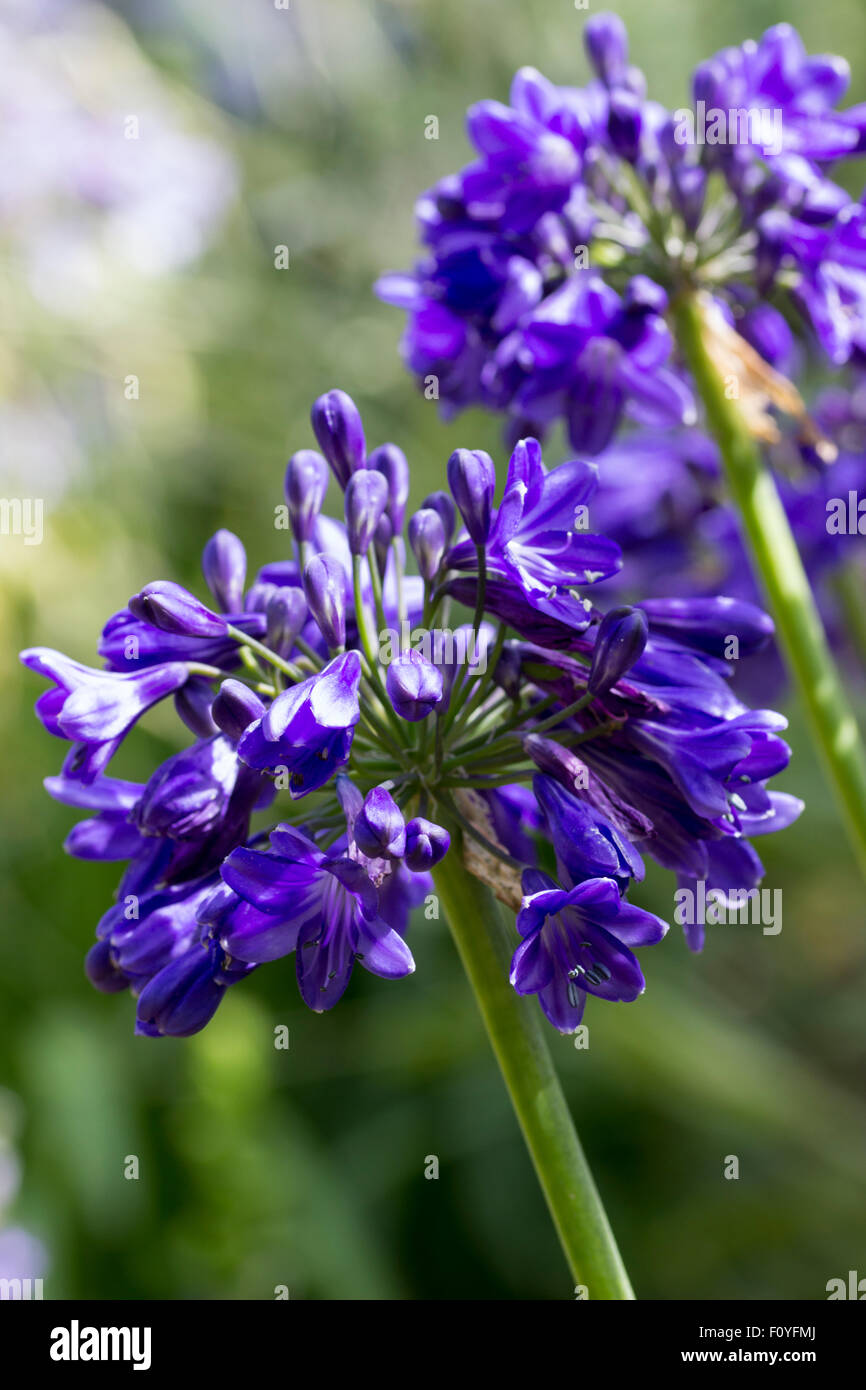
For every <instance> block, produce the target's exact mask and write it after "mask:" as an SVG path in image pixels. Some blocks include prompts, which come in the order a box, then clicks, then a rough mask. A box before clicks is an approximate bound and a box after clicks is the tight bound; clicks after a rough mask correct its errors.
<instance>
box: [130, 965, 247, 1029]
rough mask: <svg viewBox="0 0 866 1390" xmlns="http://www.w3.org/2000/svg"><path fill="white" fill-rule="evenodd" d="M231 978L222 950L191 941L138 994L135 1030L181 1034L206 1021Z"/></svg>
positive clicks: (200, 1025) (200, 1026) (218, 1002)
mask: <svg viewBox="0 0 866 1390" xmlns="http://www.w3.org/2000/svg"><path fill="white" fill-rule="evenodd" d="M231 982H232V977H231V975H230V973H228V972H227V971H226V960H225V956H224V954H223V952H222V951H221V950H220V949H219V948H218V947H216V946H214V945H212V946H210V947H203V946H200V945H199V944H198V943H197V942H196V943H194V944H193V945H192V946H191V947H190V948H189V950H188V951H186V952H185V953H184V954H183V955H182V956H179V957H178V958H177V960H174V961H172V962H171V964H170V965H167V966H165V967H164V968H163V969H162V970H160V971H159V973H158V974H156V975H154V976H153V978H152V979H151V980H148V982H147V984H146V985H145V987H144V989H143V990H142V992H141V994H140V995H139V998H138V1006H137V1009H136V1025H135V1031H136V1033H138V1034H144V1035H145V1037H151V1038H156V1037H160V1036H162V1035H163V1034H167V1035H168V1036H170V1037H176V1038H185V1037H189V1035H190V1034H191V1033H198V1032H199V1030H200V1029H202V1028H204V1026H205V1024H206V1023H209V1022H210V1020H211V1019H212V1018H213V1016H214V1014H215V1013H216V1011H217V1008H218V1007H219V1004H220V1001H221V1000H222V999H223V998H224V996H225V991H226V985H227V984H230V983H231Z"/></svg>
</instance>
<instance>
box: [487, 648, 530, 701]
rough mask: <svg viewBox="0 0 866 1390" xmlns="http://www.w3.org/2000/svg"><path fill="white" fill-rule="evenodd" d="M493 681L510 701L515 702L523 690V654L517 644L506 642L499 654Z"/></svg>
mask: <svg viewBox="0 0 866 1390" xmlns="http://www.w3.org/2000/svg"><path fill="white" fill-rule="evenodd" d="M493 679H494V681H495V682H496V684H497V685H498V686H500V688H501V689H502V690H504V691H505V693H506V695H507V696H508V697H509V699H511V700H516V699H517V697H518V696H519V694H520V692H521V690H522V689H523V685H524V679H523V654H522V650H521V644H520V643H519V642H506V643H505V646H504V647H503V648H502V651H501V652H500V653H499V660H498V661H497V663H496V669H495V670H494V672H493Z"/></svg>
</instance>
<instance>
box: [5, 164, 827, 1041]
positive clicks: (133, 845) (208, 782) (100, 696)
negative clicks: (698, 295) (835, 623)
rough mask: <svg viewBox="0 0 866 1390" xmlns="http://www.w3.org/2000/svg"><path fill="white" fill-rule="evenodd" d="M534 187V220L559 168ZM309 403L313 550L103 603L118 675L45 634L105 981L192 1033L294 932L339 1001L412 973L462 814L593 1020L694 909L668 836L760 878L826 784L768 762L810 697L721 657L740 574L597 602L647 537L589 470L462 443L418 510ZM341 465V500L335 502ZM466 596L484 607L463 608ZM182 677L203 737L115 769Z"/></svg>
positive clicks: (38, 666)
mask: <svg viewBox="0 0 866 1390" xmlns="http://www.w3.org/2000/svg"><path fill="white" fill-rule="evenodd" d="M539 158H540V156H539ZM545 158H547V159H548V165H547V167H548V174H547V177H549V179H550V180H551V181H554V180H555V177H556V174H557V167H558V165H557V161H558V160H559V159H560V158H561V159H563V160H565V159H566V157H565V155H564V154H563V152H562V151H561V150H559V146H558V145H556V144H555V143H554V145H553V146H552V147H551V149H550V150H549V151H548V154H547V155H545ZM566 162H567V160H566ZM503 177H504V175H503ZM515 177H516V176H515ZM507 182H508V190H509V198H512V197H513V203H511V204H510V206H512V210H513V211H514V215H515V216H517V211H516V210H517V209H518V208H521V207H524V205H525V202H526V198H525V197H524V193H527V196H528V193H529V192H531V190H529V191H528V192H527V191H526V190H524V191H523V192H521V189H520V187H518V186H515V187H512V183H513V182H514V179H513V178H512V175H511V174H509V176H508V180H507ZM530 202H531V199H530ZM312 422H313V428H314V432H315V435H316V438H317V440H318V443H319V446H320V449H321V453H319V452H316V451H314V450H311V449H304V450H301V451H300V452H298V453H296V454H294V455H293V456H292V458H291V459H290V460H289V463H288V466H287V470H286V480H285V516H286V522H287V528H288V529H289V530H290V533H291V538H292V549H291V552H290V554H289V556H288V558H283V559H278V560H276V561H274V562H272V563H270V564H267V565H265V566H264V568H263V569H261V570H260V571H259V573H258V574H257V576H256V577H255V579H254V580H253V582H252V583H251V584H250V585H247V576H246V555H245V552H244V548H243V546H242V544H241V542H240V541H239V540H238V538H237V537H236V536H234V535H232V534H231V533H230V532H228V531H219V532H218V533H217V534H216V535H215V536H214V537H212V538H211V540H209V541H208V543H207V545H206V547H205V551H204V556H203V572H204V576H205V580H206V583H207V586H208V588H209V590H210V593H211V595H212V599H211V601H210V602H208V603H204V602H202V601H201V600H200V599H199V598H197V597H195V596H194V595H193V594H191V593H190V592H188V591H187V590H186V589H184V588H182V587H181V586H180V585H178V584H175V583H173V582H171V581H164V580H160V581H156V582H153V583H149V584H146V585H145V586H144V587H143V588H142V589H141V590H140V591H139V592H138V593H137V594H135V595H134V596H133V597H132V598H131V599H130V601H129V603H128V605H127V606H126V608H124V609H122V610H121V611H120V612H118V613H115V614H114V615H113V616H112V617H110V618H109V620H108V622H107V623H106V625H105V628H104V631H103V634H102V638H101V641H100V643H99V654H100V656H101V657H102V659H103V661H104V663H105V664H104V667H103V668H102V669H97V668H92V667H89V666H83V665H81V664H79V663H78V662H76V661H73V660H71V659H70V658H68V657H66V656H64V655H62V654H60V653H58V652H54V651H49V650H46V649H44V648H34V649H31V650H28V651H26V652H24V653H23V656H22V660H23V661H24V664H25V665H26V666H28V667H29V668H30V669H31V670H33V671H35V672H36V673H37V674H39V675H41V676H44V677H46V678H48V679H49V681H50V682H51V685H50V688H49V689H48V690H47V691H46V692H45V693H44V694H43V695H41V696H40V697H39V700H38V702H37V706H36V708H37V714H38V716H39V718H40V719H41V721H42V723H43V724H44V726H45V728H46V729H47V730H48V732H49V733H51V734H53V735H54V736H55V737H57V738H60V739H62V740H64V741H66V743H67V744H68V745H69V748H68V752H67V755H66V758H65V761H64V764H63V768H62V771H61V772H60V774H59V775H58V776H56V777H49V778H48V779H47V780H46V787H47V790H48V791H49V793H50V794H51V795H52V796H54V797H55V798H57V799H58V800H60V801H62V802H65V803H66V804H68V805H71V806H74V807H76V808H79V809H80V810H83V811H86V812H88V813H89V816H88V818H87V819H85V820H83V821H82V822H80V823H79V824H78V825H76V826H75V827H74V828H73V829H72V831H71V833H70V835H69V838H68V840H67V842H66V848H67V849H68V851H69V852H70V853H71V854H73V855H76V856H78V857H80V858H84V859H93V860H110V861H123V862H124V864H125V867H124V869H123V873H122V877H121V880H120V884H119V887H118V891H117V896H116V901H115V902H114V904H113V905H112V906H111V907H109V909H108V910H107V912H106V913H105V915H104V917H103V918H102V920H101V922H100V923H99V926H98V928H97V942H96V945H95V946H94V947H93V948H92V950H91V951H90V953H89V956H88V960H87V971H88V974H89V976H90V979H91V980H92V982H93V983H94V984H95V985H96V986H97V987H98V988H100V989H102V990H105V991H108V992H111V991H121V990H124V989H127V988H129V989H131V991H132V993H133V994H134V995H135V996H136V998H137V1025H136V1026H137V1030H138V1032H140V1033H142V1034H145V1035H147V1036H159V1035H165V1034H169V1035H177V1036H184V1035H187V1034H190V1033H194V1032H196V1031H197V1030H199V1029H200V1028H202V1027H203V1026H204V1025H205V1024H206V1023H207V1022H208V1020H209V1019H210V1018H211V1017H212V1015H213V1014H214V1012H215V1010H216V1009H217V1007H218V1005H219V1003H220V1001H221V1000H222V999H223V997H224V996H225V992H226V989H227V988H228V987H229V986H230V985H233V984H236V983H238V982H239V981H240V980H241V979H243V978H245V977H246V976H247V975H248V974H249V973H250V971H252V970H254V969H256V967H257V966H260V965H263V964H266V963H268V962H271V961H275V960H278V959H280V958H282V957H285V956H288V955H291V954H294V956H295V962H296V969H297V977H298V985H299V989H300V993H301V996H302V998H303V999H304V1001H305V1002H306V1003H307V1004H308V1005H309V1007H310V1008H312V1009H314V1010H317V1011H322V1010H325V1009H329V1008H331V1007H332V1006H333V1005H334V1004H335V1003H336V1002H337V1000H338V999H339V998H340V997H341V995H342V994H343V992H344V991H345V989H346V987H347V985H348V983H349V979H350V976H351V974H352V970H353V968H354V966H355V964H356V963H359V964H360V965H362V966H363V967H364V968H365V969H366V970H368V971H370V972H372V973H373V974H375V975H379V976H381V977H382V978H385V979H393V978H400V977H403V976H405V975H408V974H410V973H411V972H412V971H413V970H414V961H413V957H412V954H411V951H410V949H409V946H408V945H407V942H406V936H407V929H408V926H409V918H410V912H411V910H412V908H413V907H415V906H417V905H418V904H419V903H420V902H422V901H423V900H424V899H425V897H426V896H427V894H429V893H430V892H431V889H432V883H431V877H430V875H431V872H432V873H433V875H434V877H435V874H436V872H437V871H438V868H439V866H440V865H441V864H442V861H443V860H444V858H445V856H446V855H447V854H448V852H449V848H450V847H451V844H452V840H454V841H459V842H460V844H461V845H462V847H463V848H464V849H467V848H469V847H470V846H473V847H474V849H475V851H476V855H477V854H479V853H480V854H481V856H482V860H484V859H485V858H486V860H487V861H489V862H493V863H495V864H496V865H497V868H498V870H499V871H500V872H499V875H498V876H499V877H500V878H501V879H502V883H499V884H498V885H497V886H498V888H499V889H500V891H502V888H503V884H504V885H505V887H506V888H507V887H508V885H509V884H511V883H512V882H513V884H515V885H517V888H516V893H517V898H518V900H519V899H520V895H521V889H520V876H521V874H522V905H521V906H520V910H519V913H518V917H517V927H518V932H519V934H520V937H521V941H520V944H519V946H518V947H517V950H516V952H515V956H514V961H513V966H512V972H511V979H512V983H513V985H514V988H515V989H516V990H517V991H519V992H520V993H523V994H526V993H533V994H537V995H538V998H539V1001H540V1003H541V1006H542V1008H543V1009H544V1012H545V1014H546V1015H547V1017H548V1018H549V1019H550V1021H551V1022H552V1023H553V1024H554V1026H555V1027H557V1028H558V1029H560V1030H561V1031H563V1032H569V1031H572V1030H573V1029H574V1028H575V1027H577V1025H578V1023H579V1022H580V1019H581V1016H582V1012H583V1007H584V1003H585V1000H586V997H587V995H595V996H597V997H599V998H603V999H621V1000H630V999H634V998H635V997H636V995H637V994H639V993H640V991H641V990H642V989H643V987H644V978H643V975H642V973H641V970H640V967H639V965H638V963H637V959H636V957H635V955H634V948H635V947H640V946H646V945H651V944H653V943H654V942H657V941H659V940H660V939H661V937H662V936H663V935H664V933H665V931H666V924H665V923H664V922H663V921H662V920H661V919H659V918H657V917H655V916H654V915H652V914H651V913H649V912H646V911H644V910H643V909H641V908H639V907H637V906H635V905H634V904H632V903H630V902H629V901H628V899H627V897H626V893H627V890H628V888H629V886H630V884H631V882H632V880H634V879H638V880H639V879H640V878H641V877H642V875H643V872H644V865H643V856H645V855H649V856H651V857H652V858H654V859H655V860H656V861H657V862H658V863H660V864H662V865H663V866H664V867H666V868H668V869H671V870H673V871H675V872H676V874H677V875H678V876H679V878H680V880H681V881H684V882H690V881H692V880H696V879H703V880H706V882H707V884H708V886H709V887H712V888H721V889H723V890H726V889H729V888H731V887H733V886H736V887H737V888H743V887H745V888H749V887H752V886H754V885H755V884H756V883H757V882H758V881H759V879H760V877H761V874H762V867H761V863H760V860H759V859H758V856H757V854H756V853H755V851H754V849H753V848H752V846H751V843H750V837H752V836H754V835H758V834H762V833H765V832H768V831H771V830H775V829H778V828H780V827H781V826H784V825H786V824H787V823H789V822H790V821H791V820H792V819H793V818H794V817H795V816H796V815H797V814H798V812H799V810H800V803H799V802H797V801H796V800H795V798H793V797H790V796H785V795H781V794H779V793H776V792H774V791H772V790H770V789H769V787H768V782H769V780H770V779H771V778H772V777H773V776H774V774H775V773H777V772H779V771H780V770H781V769H782V768H784V767H785V765H786V764H787V762H788V758H789V750H788V748H787V746H786V745H785V743H784V742H783V741H782V739H781V738H780V736H779V735H780V730H781V729H782V728H783V727H784V720H783V719H782V718H781V717H780V716H779V715H776V714H774V713H772V712H771V711H767V710H757V711H753V710H750V709H748V708H747V707H746V706H745V705H744V704H743V703H742V702H741V701H740V700H738V699H737V698H736V696H735V695H734V694H733V693H732V691H731V688H730V683H729V680H728V676H729V671H730V667H729V663H727V662H726V661H725V660H724V652H723V644H724V641H725V635H726V634H731V633H734V634H736V635H737V637H738V641H739V642H740V645H741V649H742V650H743V651H748V650H754V649H757V648H758V647H760V646H761V644H762V643H764V642H766V641H767V640H768V637H769V636H770V634H771V631H772V627H771V624H770V623H769V620H768V619H767V618H766V617H765V616H764V615H763V614H762V613H761V612H760V610H758V609H757V608H756V607H755V606H754V605H753V604H751V603H749V602H745V601H740V600H735V599H730V598H701V599H699V600H688V599H676V600H668V601H664V600H656V601H653V602H647V603H645V604H643V605H638V606H636V607H614V608H611V609H610V610H609V611H608V612H603V611H602V610H601V609H600V608H598V607H596V606H595V605H594V604H593V603H592V602H591V601H590V600H589V599H588V598H587V597H585V595H584V592H583V591H584V590H586V589H590V590H592V588H593V586H594V585H596V584H597V583H598V582H599V581H601V580H604V579H605V578H606V577H610V576H613V575H614V574H615V573H616V571H617V570H618V568H619V565H620V554H619V550H618V547H617V546H616V545H615V544H614V543H613V542H612V541H610V540H607V539H605V538H604V537H602V536H598V535H594V534H591V533H589V532H588V531H586V530H585V529H583V528H582V527H581V525H580V524H579V523H578V522H577V520H576V517H577V515H578V513H580V514H582V510H583V508H584V504H585V503H586V502H587V501H588V500H589V499H590V498H591V496H592V493H593V490H594V488H595V485H596V468H595V466H594V465H592V464H589V463H585V462H569V463H564V464H562V465H560V466H559V467H558V468H554V469H553V470H551V471H548V470H547V469H546V468H545V465H544V463H543V461H542V457H541V449H540V446H539V444H538V443H537V441H536V440H535V439H524V440H521V441H520V442H519V443H518V444H517V446H516V447H515V449H514V452H513V454H512V456H511V460H510V463H509V467H508V472H507V476H506V479H505V483H504V489H503V493H502V498H501V501H500V502H499V505H498V506H497V505H496V504H495V492H496V470H495V467H494V464H493V461H492V459H491V458H490V457H489V456H488V455H487V454H485V453H483V451H480V450H469V449H458V450H457V451H456V452H455V453H454V454H453V455H452V457H451V459H450V460H449V463H448V470H447V472H448V483H449V489H450V492H437V493H434V494H433V495H431V496H430V497H428V498H427V499H426V500H425V502H424V504H423V505H422V507H421V508H419V509H418V510H417V511H416V512H415V513H414V514H413V515H412V516H411V517H410V518H409V519H408V526H406V520H407V518H406V511H407V498H408V493H409V470H408V464H407V461H406V458H405V455H404V454H403V453H402V451H401V450H400V449H399V448H398V447H397V446H396V445H393V444H384V445H382V446H380V447H379V448H377V449H374V450H372V451H368V449H367V445H366V440H365V436H364V430H363V425H362V422H361V417H360V415H359V413H358V411H357V409H356V407H355V405H354V403H353V402H352V401H351V400H350V398H349V397H348V396H346V395H345V394H344V393H343V392H341V391H331V392H329V393H327V395H325V396H323V397H321V398H320V399H319V400H318V401H317V402H316V403H315V405H314V407H313V412H312ZM329 466H330V470H331V472H332V473H333V475H334V477H335V479H336V481H337V483H338V484H339V487H340V489H341V490H342V492H343V498H344V521H343V522H338V521H335V520H333V519H331V518H329V517H327V516H325V515H324V514H323V513H322V505H323V502H324V497H325V493H326V488H327V483H328V469H329ZM404 529H406V530H407V534H408V537H409V548H410V550H411V553H412V555H413V557H414V559H415V561H416V563H417V568H418V574H417V575H407V573H406V569H407V562H408V558H409V557H408V552H407V548H406V546H405V544H404V541H403V531H404ZM459 603H462V604H465V605H467V606H468V607H469V608H470V609H472V610H474V619H473V622H472V624H471V625H470V624H469V623H468V622H467V621H466V614H465V613H464V614H463V615H462V616H458V615H455V616H457V617H458V621H457V626H456V627H453V626H451V625H450V624H451V616H452V609H453V607H454V605H455V604H459ZM405 630H408V631H409V632H410V633H411V641H410V643H409V644H408V645H407V646H405V647H403V646H400V647H399V649H398V650H397V651H396V652H395V651H394V650H393V642H392V638H393V635H394V634H395V633H402V632H404V631H405ZM470 639H471V640H470ZM482 658H483V659H482ZM169 697H170V698H171V699H172V700H173V702H174V705H175V708H176V711H177V714H178V716H179V719H180V720H181V722H182V724H183V725H184V726H185V728H186V729H187V730H188V731H189V733H190V734H191V735H192V741H191V742H190V743H189V744H188V746H186V747H184V748H183V749H182V750H181V751H180V752H178V753H175V754H174V755H173V756H171V757H170V758H168V759H167V761H165V762H164V763H163V764H162V765H161V766H159V767H157V768H156V770H155V771H154V772H153V774H152V776H151V777H150V779H149V780H148V781H147V782H146V783H143V784H140V783H136V782H130V781H126V780H122V779H121V778H119V777H116V776H113V775H110V774H109V770H108V769H109V765H110V764H111V762H112V759H113V758H114V756H115V754H116V752H117V751H118V749H119V748H120V746H121V744H122V743H123V741H124V739H125V738H126V735H127V734H128V733H129V732H130V730H131V729H132V727H133V725H134V724H135V723H136V722H137V720H138V719H139V718H140V717H141V716H142V715H145V714H146V713H147V711H148V710H149V709H151V708H152V707H153V706H155V705H156V704H158V703H159V702H162V701H165V700H167V699H168V698H169ZM283 793H284V794H285V795H283V796H282V797H281V794H283ZM277 797H281V801H280V803H279V810H278V811H277V810H276V809H275V805H274V803H275V799H276V798H277ZM257 816H263V817H264V816H266V821H267V823H264V822H263V821H259V820H254V817H257ZM450 852H451V853H452V854H453V853H459V852H460V849H458V847H457V844H456V843H455V845H454V847H453V848H451V850H450ZM467 862H468V861H467ZM691 944H692V945H695V946H697V945H699V944H700V943H699V942H698V941H697V940H693V941H692V943H691Z"/></svg>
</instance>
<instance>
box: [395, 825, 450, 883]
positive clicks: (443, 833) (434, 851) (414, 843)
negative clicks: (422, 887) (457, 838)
mask: <svg viewBox="0 0 866 1390" xmlns="http://www.w3.org/2000/svg"><path fill="white" fill-rule="evenodd" d="M450 845H451V836H450V835H449V834H448V831H447V830H446V829H445V828H444V827H443V826H441V825H437V824H436V823H435V821H432V820H424V819H423V817H422V816H415V818H414V819H413V820H410V821H409V823H408V825H407V826H406V854H405V858H404V862H405V864H406V867H407V868H408V869H411V870H412V872H413V874H423V873H426V872H427V870H428V869H433V868H435V867H436V865H437V864H439V863H440V862H441V861H442V860H443V859H444V858H445V856H446V854H447V853H448V850H449V848H450Z"/></svg>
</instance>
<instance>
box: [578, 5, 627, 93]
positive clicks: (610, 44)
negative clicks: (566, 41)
mask: <svg viewBox="0 0 866 1390" xmlns="http://www.w3.org/2000/svg"><path fill="white" fill-rule="evenodd" d="M583 46H584V48H585V49H586V56H587V58H588V59H589V61H590V63H591V64H592V66H593V68H594V69H595V71H596V73H597V74H598V76H599V77H600V78H601V80H602V82H604V83H605V84H606V85H607V86H608V87H615V86H620V85H621V84H622V83H623V82H624V80H625V77H626V73H627V71H628V31H627V29H626V27H625V25H624V24H623V22H622V20H621V19H620V17H619V15H617V14H611V12H610V11H609V10H605V12H604V13H603V14H599V15H595V16H594V17H593V18H592V19H588V20H587V22H586V24H585V25H584V26H583Z"/></svg>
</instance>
